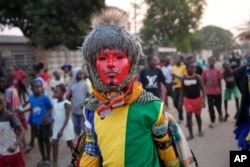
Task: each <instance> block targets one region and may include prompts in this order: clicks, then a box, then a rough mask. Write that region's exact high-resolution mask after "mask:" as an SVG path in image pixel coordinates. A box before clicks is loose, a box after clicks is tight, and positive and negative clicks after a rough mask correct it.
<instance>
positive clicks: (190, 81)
mask: <svg viewBox="0 0 250 167" xmlns="http://www.w3.org/2000/svg"><path fill="white" fill-rule="evenodd" d="M182 85H183V96H184V97H187V98H190V99H195V98H197V97H200V85H199V80H198V76H197V75H193V76H188V75H186V76H184V77H183V79H182Z"/></svg>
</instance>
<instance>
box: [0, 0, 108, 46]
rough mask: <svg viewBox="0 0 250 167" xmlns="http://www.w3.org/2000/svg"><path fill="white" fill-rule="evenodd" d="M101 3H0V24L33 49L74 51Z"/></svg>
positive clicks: (61, 0) (29, 0)
mask: <svg viewBox="0 0 250 167" xmlns="http://www.w3.org/2000/svg"><path fill="white" fill-rule="evenodd" d="M103 6H104V0H86V1H83V0H42V1H41V0H22V1H17V0H8V1H6V0H0V24H2V25H7V26H10V27H12V26H15V27H19V28H20V29H21V31H22V32H23V34H24V36H26V37H27V38H29V39H30V41H31V43H32V44H33V45H34V46H36V47H43V48H53V47H55V46H58V45H65V46H66V47H68V48H71V49H76V48H77V47H78V46H80V45H81V42H82V37H83V36H84V35H85V34H86V32H87V31H88V29H89V26H90V19H89V18H90V15H91V14H92V13H93V12H94V11H96V10H99V9H100V8H102V7H103Z"/></svg>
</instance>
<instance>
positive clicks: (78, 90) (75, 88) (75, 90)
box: [69, 80, 89, 115]
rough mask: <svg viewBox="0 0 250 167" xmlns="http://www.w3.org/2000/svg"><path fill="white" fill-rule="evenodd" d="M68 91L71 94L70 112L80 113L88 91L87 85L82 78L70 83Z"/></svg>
mask: <svg viewBox="0 0 250 167" xmlns="http://www.w3.org/2000/svg"><path fill="white" fill-rule="evenodd" d="M69 92H70V95H71V102H72V104H71V107H72V112H73V113H75V114H77V115H82V106H83V104H84V102H85V99H86V97H87V95H88V93H89V89H88V85H87V84H86V82H85V81H84V80H81V81H78V82H75V83H70V84H69Z"/></svg>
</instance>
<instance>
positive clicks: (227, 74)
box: [223, 70, 236, 88]
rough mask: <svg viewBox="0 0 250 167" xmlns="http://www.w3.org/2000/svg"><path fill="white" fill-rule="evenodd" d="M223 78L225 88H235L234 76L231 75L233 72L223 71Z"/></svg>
mask: <svg viewBox="0 0 250 167" xmlns="http://www.w3.org/2000/svg"><path fill="white" fill-rule="evenodd" d="M223 78H224V80H225V82H226V88H233V87H235V86H236V82H235V79H234V75H233V70H231V71H224V72H223Z"/></svg>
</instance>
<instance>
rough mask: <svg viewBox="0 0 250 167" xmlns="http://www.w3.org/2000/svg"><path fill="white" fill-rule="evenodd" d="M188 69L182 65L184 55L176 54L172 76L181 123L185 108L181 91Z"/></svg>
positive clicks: (175, 104)
mask: <svg viewBox="0 0 250 167" xmlns="http://www.w3.org/2000/svg"><path fill="white" fill-rule="evenodd" d="M186 73H187V70H186V66H185V65H182V56H181V55H176V56H175V65H174V66H173V68H172V76H173V80H172V83H173V101H174V107H175V108H176V109H177V111H178V115H179V116H178V117H179V123H181V122H182V121H183V109H182V105H180V104H179V99H180V92H181V88H182V82H181V80H182V78H183V76H184V75H186Z"/></svg>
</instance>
